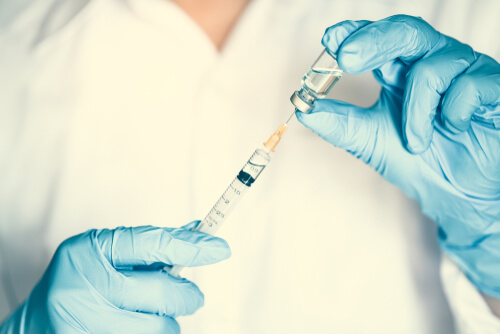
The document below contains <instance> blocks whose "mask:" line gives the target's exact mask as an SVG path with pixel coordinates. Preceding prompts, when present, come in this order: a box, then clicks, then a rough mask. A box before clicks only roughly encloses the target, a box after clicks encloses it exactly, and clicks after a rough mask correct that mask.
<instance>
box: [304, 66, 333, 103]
mask: <svg viewBox="0 0 500 334" xmlns="http://www.w3.org/2000/svg"><path fill="white" fill-rule="evenodd" d="M342 73H343V72H342V71H341V70H333V71H332V70H322V69H315V68H310V69H309V71H307V73H306V74H305V75H304V77H303V78H302V87H303V88H304V90H305V91H306V92H307V93H308V94H309V95H312V96H314V97H315V98H317V99H323V98H325V97H326V95H327V94H328V93H329V92H330V90H331V89H332V87H333V86H335V84H336V83H337V81H339V80H340V78H341V77H342Z"/></svg>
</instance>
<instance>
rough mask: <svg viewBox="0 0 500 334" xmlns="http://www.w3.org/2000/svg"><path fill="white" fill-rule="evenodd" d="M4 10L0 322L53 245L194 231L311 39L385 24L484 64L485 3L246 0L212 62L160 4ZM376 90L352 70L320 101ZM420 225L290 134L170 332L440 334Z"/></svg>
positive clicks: (345, 158) (295, 83)
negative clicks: (157, 229) (228, 254)
mask: <svg viewBox="0 0 500 334" xmlns="http://www.w3.org/2000/svg"><path fill="white" fill-rule="evenodd" d="M5 8H6V9H7V10H5V11H3V13H4V14H0V15H2V16H3V18H9V19H5V20H2V19H0V22H4V23H3V24H2V29H1V35H0V38H1V39H0V43H1V44H3V43H6V45H8V52H5V53H3V54H2V55H0V57H2V59H0V78H1V79H0V90H1V91H2V92H3V93H2V96H1V97H0V185H2V186H1V187H0V247H1V248H0V251H1V254H2V255H1V257H0V261H1V262H2V264H1V267H2V270H3V272H2V281H1V284H2V285H1V287H0V316H6V315H7V314H8V313H10V312H12V310H13V308H15V307H16V306H17V305H18V304H20V303H21V302H22V301H23V299H24V298H26V297H27V296H28V294H29V292H30V291H31V289H32V288H33V286H34V284H35V283H36V282H37V280H38V279H39V278H40V276H41V275H42V273H43V270H44V268H45V267H46V266H47V264H48V262H49V260H50V258H51V256H52V254H53V252H54V250H55V249H56V247H57V245H59V243H60V242H61V241H63V240H64V239H66V238H67V237H69V236H71V235H74V234H78V233H81V232H83V231H84V230H87V229H89V228H113V227H116V226H120V225H125V226H134V225H150V224H151V225H157V226H180V225H184V224H185V223H187V222H189V221H192V220H195V219H202V218H203V217H204V215H205V214H206V213H207V212H208V210H209V209H210V207H211V205H212V204H213V203H214V202H215V200H216V199H217V198H218V196H219V195H220V194H221V193H222V191H223V190H224V189H225V187H226V186H227V184H228V183H229V182H230V181H231V180H232V178H233V177H234V176H235V174H236V173H237V171H238V170H239V168H240V167H241V166H242V165H243V163H244V162H245V161H246V159H248V157H249V156H250V154H251V153H252V152H253V150H254V149H255V147H257V146H258V145H259V144H261V142H262V141H264V140H265V139H267V137H268V136H269V135H270V134H271V133H272V132H273V131H274V130H275V128H276V127H277V126H278V125H279V124H280V123H282V122H283V121H284V120H285V119H286V118H287V117H288V115H289V114H290V113H291V112H292V109H293V108H292V106H291V104H290V102H289V97H290V95H291V94H292V92H293V91H294V90H296V89H298V88H299V85H300V79H301V77H302V75H303V73H304V72H305V71H306V70H307V68H308V67H309V66H310V65H311V64H312V62H313V61H314V59H315V57H316V56H317V55H318V54H319V53H320V51H321V49H322V46H321V44H320V40H321V37H322V35H323V32H324V29H325V28H326V27H328V26H330V25H333V24H335V23H337V22H339V21H342V20H346V19H371V20H377V19H381V18H384V17H387V16H390V15H392V14H396V13H405V14H409V15H416V16H422V17H423V18H424V19H426V20H427V21H428V22H430V23H431V24H432V25H434V26H435V27H436V29H438V30H440V31H442V32H444V33H446V34H449V35H452V36H453V37H456V38H457V39H459V40H461V41H463V42H466V43H469V44H471V45H472V46H473V47H474V48H475V49H477V50H478V51H481V52H484V53H487V54H489V55H490V56H493V57H497V59H498V56H499V55H500V49H499V46H498V43H497V39H496V36H495V32H498V31H499V28H500V26H499V23H498V18H497V14H498V13H499V12H500V10H499V9H500V8H499V5H498V2H495V1H486V0H485V1H474V2H473V1H468V0H463V1H453V2H452V1H431V0H427V1H421V2H417V1H390V0H385V1H383V0H380V1H373V0H370V1H368V0H366V1H363V0H357V1H320V0H317V1H305V0H304V1H285V0H281V1H280V0H276V1H264V0H255V1H254V2H253V3H251V4H250V5H249V6H248V8H247V9H246V11H245V13H244V14H243V16H242V17H241V18H240V20H239V22H238V24H237V26H236V27H235V29H234V31H233V32H232V34H231V36H230V38H229V40H228V42H227V44H226V46H225V48H224V50H223V51H222V52H221V53H218V52H217V50H216V49H215V48H214V46H213V45H212V44H211V42H210V41H209V39H208V38H207V37H206V36H205V34H204V33H203V32H202V31H201V30H200V28H198V26H197V25H196V24H195V23H194V22H193V21H192V20H191V19H190V18H189V17H188V16H187V15H186V14H185V13H184V12H182V11H181V10H180V9H179V8H178V7H176V6H175V5H174V4H173V3H170V2H168V1H163V0H91V1H84V0H80V2H78V1H70V2H67V1H59V0H52V1H35V2H26V3H25V4H23V3H22V2H18V3H17V4H16V6H14V5H11V6H10V7H9V6H6V7H5ZM11 8H22V9H16V10H11ZM1 12H2V11H1V10H0V13H1ZM466 19H467V20H466ZM379 90H380V88H379V86H378V84H377V83H376V82H375V80H374V79H373V77H372V76H371V74H365V75H360V76H349V75H345V76H344V77H343V78H342V80H341V81H340V83H339V84H338V85H337V86H336V87H335V89H334V92H333V97H334V98H338V99H341V100H344V101H348V102H351V103H356V104H358V105H361V106H369V105H371V104H373V103H374V102H375V101H376V100H377V97H378V92H379ZM435 229H436V227H435V225H434V224H433V223H432V222H430V221H428V220H427V219H425V218H424V217H423V216H422V214H421V213H420V210H419V208H418V206H417V205H416V203H414V202H412V201H410V200H408V199H407V198H405V197H404V195H403V194H402V192H401V191H399V190H398V189H397V188H395V187H393V186H392V185H390V184H388V183H387V182H386V181H385V180H383V179H382V177H380V176H379V175H378V174H376V172H375V171H373V170H371V169H370V168H369V167H367V166H365V165H364V164H363V163H362V162H361V161H358V160H356V159H355V158H353V157H352V156H350V155H349V154H348V153H346V152H344V151H342V150H340V149H336V148H334V147H332V146H331V145H329V144H327V143H326V142H323V141H322V140H321V139H320V138H318V137H317V136H316V135H314V134H313V133H312V132H310V131H309V130H307V129H305V128H304V127H303V126H301V125H300V124H298V122H296V121H295V124H292V125H291V127H290V129H289V130H288V132H287V134H286V135H285V138H284V139H283V141H282V144H280V146H279V147H278V149H277V152H276V154H275V157H274V158H273V161H272V162H271V164H270V165H269V166H268V167H267V169H266V170H265V172H264V174H263V175H262V176H261V177H260V178H259V180H258V181H257V182H256V183H255V184H254V186H253V187H252V190H251V191H250V192H249V193H248V194H247V195H246V197H245V198H244V200H243V201H242V202H241V203H240V205H239V206H238V207H237V208H236V209H235V211H234V212H233V213H232V214H231V216H230V218H229V219H228V221H227V223H226V224H225V225H224V226H223V227H222V228H221V230H220V234H219V235H220V236H221V237H223V238H225V239H226V240H227V241H228V242H229V244H230V246H231V248H232V253H233V255H232V258H231V259H230V260H228V261H225V262H223V263H220V264H216V265H213V266H209V267H205V268H197V269H192V270H185V271H184V272H183V274H185V275H186V276H187V277H188V278H190V279H192V280H193V281H195V282H196V283H197V284H198V285H199V286H200V288H201V289H202V291H203V292H204V293H205V298H206V299H205V306H204V307H203V308H202V309H201V310H200V311H198V312H197V313H196V314H195V315H193V316H190V317H185V318H180V319H179V321H180V323H181V326H182V330H183V333H200V334H205V333H238V334H239V333H243V334H244V333H306V332H307V333H384V334H385V333H439V334H443V333H451V332H453V325H452V318H451V314H450V311H449V308H448V306H447V302H446V300H445V297H444V292H443V289H442V287H441V281H440V278H439V262H440V260H439V257H440V255H439V250H438V247H437V245H436V237H435ZM458 275H460V272H459V271H458V272H456V274H455V276H454V277H458ZM2 288H3V290H2ZM476 293H477V292H476ZM458 295H459V294H458ZM458 299H459V300H458V301H456V302H457V303H460V298H458ZM482 314H483V315H484V314H486V316H489V317H490V318H491V317H492V316H491V315H490V314H488V310H487V309H485V310H484V312H482ZM474 319H478V318H477V317H476V318H473V319H472V322H474ZM495 320H496V319H495ZM476 323H477V321H476ZM490 328H491V327H490Z"/></svg>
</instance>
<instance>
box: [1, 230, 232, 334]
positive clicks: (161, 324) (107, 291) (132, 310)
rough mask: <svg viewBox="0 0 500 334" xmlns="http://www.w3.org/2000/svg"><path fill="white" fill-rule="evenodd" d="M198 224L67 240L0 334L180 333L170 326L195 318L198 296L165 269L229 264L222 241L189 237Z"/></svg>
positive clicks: (96, 232) (95, 233)
mask: <svg viewBox="0 0 500 334" xmlns="http://www.w3.org/2000/svg"><path fill="white" fill-rule="evenodd" d="M197 223H198V222H193V223H191V224H188V225H186V226H184V227H182V228H176V229H173V228H159V227H152V226H141V227H131V228H125V227H119V228H116V229H114V230H106V229H105V230H90V231H87V232H85V233H83V234H80V235H77V236H74V237H72V238H69V239H67V240H66V241H64V242H63V243H62V244H61V245H60V246H59V248H58V249H57V251H56V253H55V255H54V257H53V258H52V261H51V263H50V265H49V267H48V268H47V270H46V272H45V274H44V275H43V277H42V279H41V280H40V282H39V283H38V284H37V285H36V287H35V288H34V289H33V291H32V292H31V295H30V296H29V298H28V300H27V301H26V303H25V304H24V305H22V306H21V307H20V308H19V309H18V310H17V311H16V312H15V313H14V314H13V315H12V316H11V317H10V318H9V319H8V320H7V321H6V323H4V324H3V326H2V327H1V328H0V333H2V334H4V333H9V334H10V333H16V334H17V333H162V334H164V333H179V332H180V331H179V325H178V324H177V322H176V321H175V320H174V318H175V317H177V316H180V315H187V314H192V313H194V312H195V311H196V310H197V309H198V308H200V307H201V306H202V305H203V294H202V293H201V291H200V290H199V289H198V287H197V286H196V285H195V284H193V283H192V282H190V281H188V280H186V279H177V278H174V277H172V276H170V275H169V274H168V273H167V272H165V271H164V270H163V269H162V268H163V266H164V265H182V266H187V267H191V266H202V265H206V264H212V263H216V262H219V261H222V260H224V259H227V258H228V257H229V256H230V250H229V247H228V245H227V243H226V242H225V241H224V240H222V239H220V238H216V237H213V236H210V235H208V234H205V233H201V232H193V231H191V228H193V227H194V226H195V225H196V224H197ZM138 269H139V270H138Z"/></svg>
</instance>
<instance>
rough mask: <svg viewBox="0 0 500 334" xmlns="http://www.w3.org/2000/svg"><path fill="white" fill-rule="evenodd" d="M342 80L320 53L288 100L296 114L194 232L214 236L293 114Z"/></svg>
mask: <svg viewBox="0 0 500 334" xmlns="http://www.w3.org/2000/svg"><path fill="white" fill-rule="evenodd" d="M341 77H342V70H341V69H340V68H339V66H338V64H337V61H336V57H335V55H333V54H331V53H330V52H329V51H327V50H326V49H325V50H323V52H321V54H320V55H319V57H318V58H317V59H316V61H315V62H314V63H313V65H312V66H311V68H310V69H309V70H308V71H307V73H306V74H305V75H304V77H303V78H302V88H301V90H300V91H296V92H295V93H293V95H292V97H291V98H290V100H291V102H292V103H293V105H294V106H295V110H294V111H293V113H292V114H291V115H290V117H289V118H288V120H287V121H286V122H285V123H283V124H281V125H280V126H279V127H278V129H277V130H276V131H275V132H274V133H273V134H272V136H271V137H269V139H268V140H267V141H266V142H265V143H264V146H263V147H261V148H257V149H256V150H255V152H254V153H253V154H252V156H251V157H250V159H249V160H248V161H247V163H246V164H245V165H244V166H243V168H242V169H241V170H240V172H239V173H238V175H237V176H236V178H235V179H234V180H233V182H231V184H230V185H229V187H228V188H227V189H226V191H225V192H224V193H223V194H222V196H221V197H220V198H219V200H218V201H217V202H216V203H215V205H214V206H213V207H212V209H211V210H210V212H209V213H208V215H207V216H206V217H205V219H203V220H202V221H201V222H200V224H198V226H197V227H196V228H195V229H194V230H195V231H200V232H205V233H208V234H212V235H213V234H215V232H217V230H218V229H219V227H220V226H221V225H222V223H223V222H224V221H225V220H226V218H227V216H228V215H229V213H230V212H231V211H232V210H233V209H234V207H235V206H236V204H238V202H239V201H240V200H241V198H242V197H243V194H245V193H246V192H247V190H248V189H249V188H250V187H251V186H252V184H253V183H254V182H255V180H256V179H257V178H258V177H259V175H260V174H261V173H262V171H263V170H264V168H265V167H266V166H267V164H268V163H269V162H270V161H271V153H272V152H274V149H275V148H276V146H277V145H278V143H279V142H280V140H281V137H282V136H283V134H284V133H285V131H286V130H287V128H288V122H289V121H290V119H292V117H293V115H294V114H295V111H297V110H300V111H302V112H306V113H307V112H310V111H311V110H312V109H313V106H314V101H315V100H316V99H318V98H319V99H322V98H324V97H325V96H326V95H327V94H328V92H329V91H330V90H331V89H332V87H333V86H334V85H335V84H336V83H337V81H338V80H339V79H340V78H341ZM182 268H183V267H181V266H173V267H170V269H168V268H166V270H168V272H169V273H170V275H172V276H175V277H178V276H179V273H180V271H181V270H182Z"/></svg>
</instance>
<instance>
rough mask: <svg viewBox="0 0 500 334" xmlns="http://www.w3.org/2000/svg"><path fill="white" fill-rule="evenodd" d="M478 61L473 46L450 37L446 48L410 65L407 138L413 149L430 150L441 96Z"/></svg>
mask: <svg viewBox="0 0 500 334" xmlns="http://www.w3.org/2000/svg"><path fill="white" fill-rule="evenodd" d="M475 60H476V56H475V54H474V51H473V50H472V48H471V47H470V46H468V45H466V44H462V43H460V42H458V41H456V40H454V39H451V38H447V39H446V46H445V47H443V48H441V49H440V50H438V51H437V52H435V53H434V54H432V55H431V56H429V57H426V58H423V59H421V60H419V61H418V62H416V63H414V64H413V66H412V67H411V68H410V70H409V71H408V74H407V76H406V85H405V90H404V96H403V138H404V140H405V142H406V146H407V148H408V150H409V151H410V152H412V153H422V152H424V151H425V150H427V148H428V147H429V145H430V143H431V139H432V133H433V131H434V126H433V123H434V118H435V115H436V112H437V108H438V106H439V103H440V101H441V95H442V94H444V92H445V91H446V90H447V89H448V88H449V86H450V84H451V82H452V80H453V79H454V78H455V77H457V76H458V75H460V74H461V73H463V72H464V71H465V70H466V69H467V68H468V67H469V66H470V65H471V64H472V63H473V62H474V61H475Z"/></svg>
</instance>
